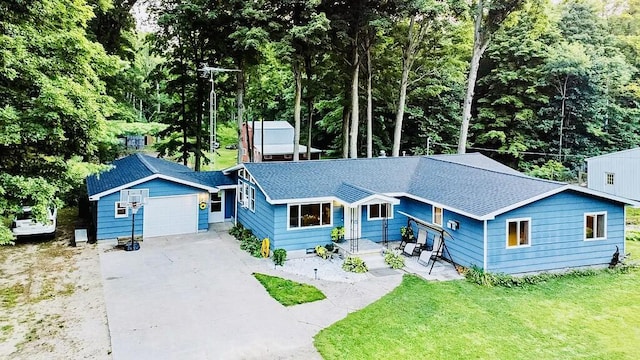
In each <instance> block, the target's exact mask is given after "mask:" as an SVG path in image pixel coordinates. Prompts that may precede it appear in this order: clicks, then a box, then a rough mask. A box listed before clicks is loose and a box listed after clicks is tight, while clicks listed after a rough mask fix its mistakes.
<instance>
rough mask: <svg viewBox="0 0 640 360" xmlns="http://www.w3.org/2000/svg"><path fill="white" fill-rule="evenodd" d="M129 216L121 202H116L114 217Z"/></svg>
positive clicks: (126, 208)
mask: <svg viewBox="0 0 640 360" xmlns="http://www.w3.org/2000/svg"><path fill="white" fill-rule="evenodd" d="M128 216H129V208H128V207H126V206H125V205H124V204H123V203H122V202H120V201H116V203H115V217H116V218H125V217H128Z"/></svg>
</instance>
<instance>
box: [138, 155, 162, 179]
mask: <svg viewBox="0 0 640 360" xmlns="http://www.w3.org/2000/svg"><path fill="white" fill-rule="evenodd" d="M136 157H137V158H138V160H140V162H141V163H142V164H143V165H144V166H146V167H147V169H149V171H151V172H152V173H154V174H158V173H159V171H158V169H156V168H155V167H154V166H153V165H151V163H149V161H148V160H147V159H145V155H143V154H141V153H136Z"/></svg>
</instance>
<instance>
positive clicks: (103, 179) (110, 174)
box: [87, 153, 234, 200]
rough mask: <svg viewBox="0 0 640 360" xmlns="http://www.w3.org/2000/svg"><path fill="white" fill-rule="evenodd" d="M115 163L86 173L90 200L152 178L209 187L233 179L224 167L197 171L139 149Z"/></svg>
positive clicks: (211, 187)
mask: <svg viewBox="0 0 640 360" xmlns="http://www.w3.org/2000/svg"><path fill="white" fill-rule="evenodd" d="M111 165H112V167H111V168H110V169H109V170H107V171H105V172H102V173H99V174H94V175H91V176H88V177H87V193H88V195H89V198H90V200H98V199H99V198H101V197H102V196H105V195H108V194H111V193H113V192H116V191H119V190H121V189H124V188H127V187H131V186H134V185H137V184H140V183H144V182H147V181H149V180H152V179H156V178H162V179H165V180H168V181H173V182H177V183H180V184H184V185H187V186H192V187H196V188H200V189H203V190H207V191H216V189H215V187H214V186H217V185H229V184H233V183H234V180H233V179H232V178H231V177H229V176H225V175H224V174H223V173H222V172H221V171H206V172H195V171H193V170H191V169H190V168H189V167H187V166H184V165H181V164H178V163H175V162H172V161H168V160H165V159H160V158H155V157H151V156H148V155H144V154H140V153H136V154H133V155H129V156H127V157H124V158H121V159H118V160H115V161H113V162H112V164H111Z"/></svg>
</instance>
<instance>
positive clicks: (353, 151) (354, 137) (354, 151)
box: [349, 36, 360, 159]
mask: <svg viewBox="0 0 640 360" xmlns="http://www.w3.org/2000/svg"><path fill="white" fill-rule="evenodd" d="M357 44H358V38H357V36H356V46H354V50H353V64H352V65H353V74H352V76H351V131H350V134H349V140H350V141H349V157H350V158H352V159H355V158H357V157H358V125H359V117H360V112H359V103H358V85H359V79H360V77H359V75H360V66H359V65H360V58H359V55H358V46H357Z"/></svg>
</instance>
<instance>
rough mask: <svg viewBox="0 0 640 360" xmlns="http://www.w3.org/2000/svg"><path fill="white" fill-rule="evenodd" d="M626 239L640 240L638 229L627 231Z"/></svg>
mask: <svg viewBox="0 0 640 360" xmlns="http://www.w3.org/2000/svg"><path fill="white" fill-rule="evenodd" d="M626 240H627V241H640V231H627V238H626Z"/></svg>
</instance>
